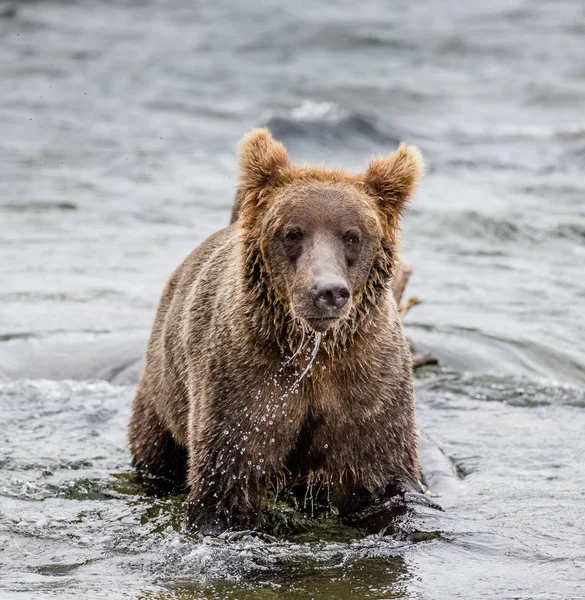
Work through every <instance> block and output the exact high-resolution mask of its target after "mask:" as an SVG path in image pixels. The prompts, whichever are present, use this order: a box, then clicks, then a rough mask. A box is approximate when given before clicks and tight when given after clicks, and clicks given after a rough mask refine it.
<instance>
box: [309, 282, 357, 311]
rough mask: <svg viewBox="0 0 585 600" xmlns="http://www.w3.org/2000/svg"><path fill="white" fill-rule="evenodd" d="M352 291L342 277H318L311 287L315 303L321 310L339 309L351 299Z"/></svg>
mask: <svg viewBox="0 0 585 600" xmlns="http://www.w3.org/2000/svg"><path fill="white" fill-rule="evenodd" d="M349 296H350V292H349V288H348V287H347V284H346V283H345V281H343V279H341V277H328V278H326V279H325V278H323V279H318V280H317V281H316V282H315V283H314V284H313V287H311V298H312V299H313V304H314V305H315V306H316V307H317V308H318V309H319V310H321V311H332V310H333V311H337V310H340V309H341V308H343V307H344V306H345V305H346V304H347V301H348V300H349Z"/></svg>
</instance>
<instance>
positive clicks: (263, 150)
mask: <svg viewBox="0 0 585 600" xmlns="http://www.w3.org/2000/svg"><path fill="white" fill-rule="evenodd" d="M240 168H241V181H240V184H239V187H238V190H237V196H236V203H235V207H234V217H235V218H234V221H235V222H234V223H232V225H230V226H229V227H227V228H225V229H222V230H221V231H218V232H217V233H215V234H214V235H212V236H211V237H209V238H208V239H207V240H206V241H204V242H203V243H202V244H201V245H200V246H199V247H197V248H196V249H195V250H194V251H193V252H192V253H191V254H190V255H189V256H188V257H187V258H186V259H185V261H184V262H183V263H182V264H181V265H180V266H179V267H178V268H177V269H176V270H175V271H174V273H173V274H172V275H171V277H170V279H169V280H168V281H167V283H166V285H165V288H164V290H163V294H162V298H161V300H160V304H159V307H158V312H157V315H156V318H155V321H154V326H153V330H152V334H151V337H150V341H149V344H148V349H147V351H146V361H145V366H144V370H143V372H142V376H141V379H140V382H139V385H138V389H137V392H136V397H135V399H134V402H133V407H132V419H131V422H130V425H129V438H130V449H131V452H132V456H133V463H134V465H135V466H136V467H137V468H138V469H139V470H141V471H142V472H145V473H147V474H149V475H152V476H155V477H166V478H170V479H174V480H178V481H181V480H183V481H184V480H185V477H186V482H187V485H188V487H189V497H188V524H189V526H190V528H191V529H192V530H195V531H200V532H202V533H205V534H217V533H219V532H222V531H224V530H226V529H254V528H257V527H260V526H261V524H262V516H261V503H262V500H263V498H264V496H265V494H266V491H267V489H268V488H269V486H273V485H278V486H280V488H281V489H282V488H283V487H286V486H288V485H292V484H293V483H299V482H303V481H304V482H320V484H325V485H326V486H328V489H329V493H330V500H331V502H332V503H333V504H334V505H335V506H336V507H337V509H338V510H339V514H340V516H341V517H342V518H343V517H345V518H351V515H353V514H356V513H357V512H358V511H362V510H363V509H365V508H367V507H370V506H373V505H379V504H380V503H381V501H383V500H385V499H386V498H388V497H390V496H393V495H395V494H400V493H402V494H403V493H404V490H405V489H411V490H412V489H413V487H414V488H417V489H420V488H418V485H419V484H418V482H419V478H420V467H419V462H418V458H417V449H416V431H415V419H414V396H413V382H412V364H411V354H410V351H409V348H408V345H407V343H406V340H405V337H404V335H403V332H402V325H401V320H400V316H399V313H398V309H397V306H396V302H395V299H394V297H393V295H392V292H391V282H392V275H393V269H394V267H395V264H396V261H397V253H398V239H397V231H398V228H399V219H400V216H401V212H402V210H403V208H404V207H405V204H406V202H407V201H408V200H409V198H410V197H411V196H412V194H413V192H414V190H415V187H416V185H417V182H418V180H419V178H420V176H421V174H422V169H423V166H422V159H421V156H420V153H419V151H418V149H417V148H415V147H413V146H407V145H406V144H401V145H400V147H399V148H398V150H397V151H396V152H395V153H394V154H391V155H390V156H387V157H383V158H375V159H373V160H372V161H371V162H370V164H369V166H368V167H367V169H366V170H365V172H364V173H361V174H349V173H347V172H345V171H343V170H329V169H324V168H319V167H311V166H302V167H301V166H295V165H293V164H292V163H291V162H290V161H289V158H288V156H287V153H286V150H285V148H284V146H283V145H282V144H281V143H279V142H277V141H275V140H274V139H273V138H272V136H271V134H270V132H269V131H268V130H267V129H256V130H253V131H252V132H251V133H249V134H248V135H247V136H246V137H245V138H244V139H243V141H242V144H241V153H240Z"/></svg>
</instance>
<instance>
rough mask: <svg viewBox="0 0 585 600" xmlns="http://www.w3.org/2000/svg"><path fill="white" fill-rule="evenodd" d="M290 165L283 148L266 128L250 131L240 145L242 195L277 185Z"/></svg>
mask: <svg viewBox="0 0 585 600" xmlns="http://www.w3.org/2000/svg"><path fill="white" fill-rule="evenodd" d="M289 165H290V162H289V160H288V156H287V154H286V150H285V148H284V146H283V145H282V144H281V143H280V142H277V141H276V140H275V139H274V138H273V137H272V135H271V134H270V131H269V130H268V129H266V128H262V129H252V131H250V133H248V134H247V135H246V136H244V138H243V139H242V141H241V143H240V169H241V171H242V174H241V178H240V179H241V182H242V183H241V187H242V188H243V190H242V191H244V193H248V192H257V193H259V192H261V191H262V190H263V189H264V188H267V187H273V186H276V185H278V183H279V179H280V176H281V175H282V172H283V171H284V170H285V169H286V168H287V167H288V166H289Z"/></svg>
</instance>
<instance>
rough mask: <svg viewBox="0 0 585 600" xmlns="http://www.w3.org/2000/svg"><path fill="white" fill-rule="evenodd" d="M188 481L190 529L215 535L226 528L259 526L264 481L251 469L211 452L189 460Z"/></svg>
mask: <svg viewBox="0 0 585 600" xmlns="http://www.w3.org/2000/svg"><path fill="white" fill-rule="evenodd" d="M239 462H240V463H243V461H239ZM246 466H247V465H246ZM189 484H190V488H191V491H190V493H189V497H188V506H187V526H188V528H189V529H190V530H191V531H197V532H199V533H202V534H204V535H218V534H220V533H222V532H224V531H226V530H228V529H234V530H247V529H257V528H258V527H259V526H260V524H261V511H260V503H261V499H262V497H263V495H264V494H263V492H264V485H263V480H262V477H261V476H259V475H258V474H256V473H255V472H254V471H253V470H251V469H246V468H244V466H243V465H240V464H235V463H231V464H229V466H228V465H223V464H222V460H221V458H220V455H219V454H218V453H214V454H211V455H210V456H209V457H208V458H207V459H206V460H204V461H198V460H197V459H195V460H194V461H192V464H191V467H190V469H189Z"/></svg>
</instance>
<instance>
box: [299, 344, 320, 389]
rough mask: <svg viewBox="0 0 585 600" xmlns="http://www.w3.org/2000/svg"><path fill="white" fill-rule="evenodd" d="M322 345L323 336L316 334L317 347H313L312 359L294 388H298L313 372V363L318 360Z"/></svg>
mask: <svg viewBox="0 0 585 600" xmlns="http://www.w3.org/2000/svg"><path fill="white" fill-rule="evenodd" d="M320 344H321V334H320V333H319V332H316V333H315V345H314V347H313V352H312V353H311V358H310V359H309V362H308V364H307V366H306V367H305V369H304V371H303V372H302V373H301V375H300V377H299V378H298V379H297V380H296V381H295V383H294V386H297V385H298V384H299V383H300V382H301V381H302V380H303V378H304V377H305V375H306V374H307V373H308V372H309V371H310V370H311V368H312V367H313V363H314V362H315V358H317V353H318V352H319V346H320ZM294 386H293V387H294Z"/></svg>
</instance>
